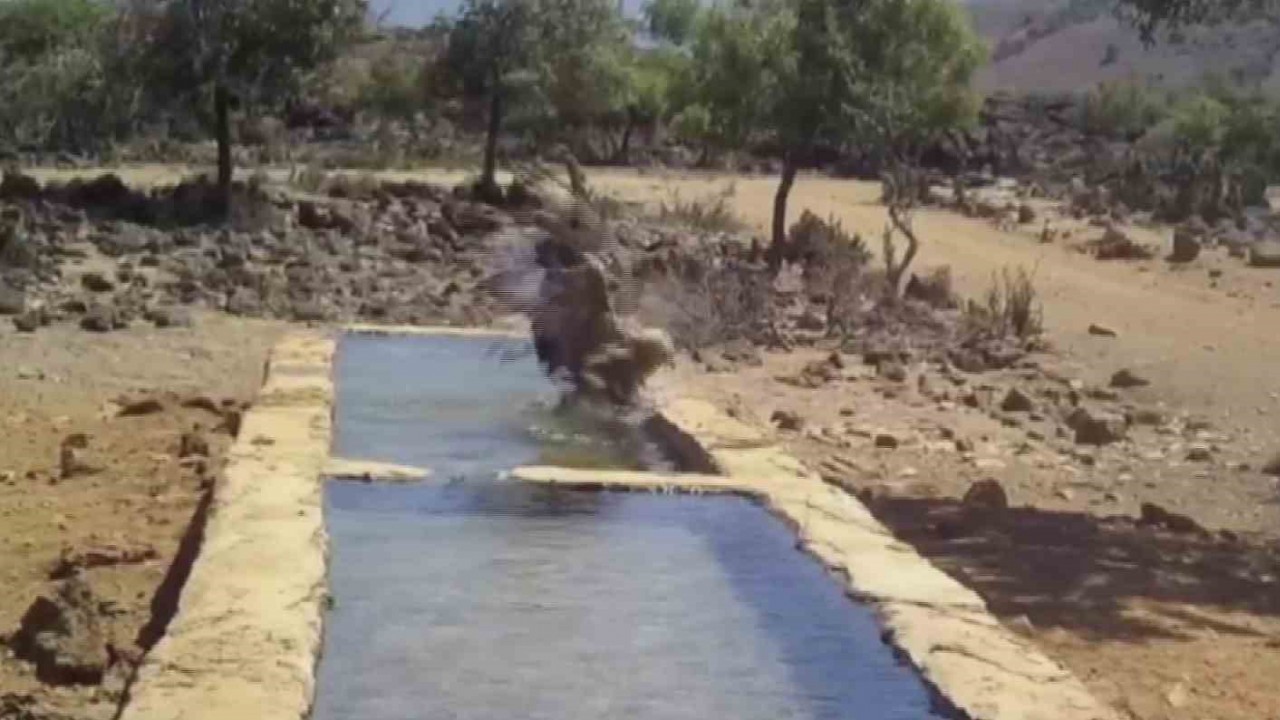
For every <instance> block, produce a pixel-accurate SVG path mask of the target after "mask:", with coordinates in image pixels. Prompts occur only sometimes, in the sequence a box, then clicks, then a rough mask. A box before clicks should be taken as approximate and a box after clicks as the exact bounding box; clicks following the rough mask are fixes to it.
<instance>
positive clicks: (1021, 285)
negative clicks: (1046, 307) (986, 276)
mask: <svg viewBox="0 0 1280 720" xmlns="http://www.w3.org/2000/svg"><path fill="white" fill-rule="evenodd" d="M965 327H966V330H967V332H968V334H969V335H970V336H980V337H988V338H1005V337H1015V338H1019V339H1022V340H1029V339H1034V338H1036V337H1039V336H1040V335H1041V334H1042V333H1043V332H1044V324H1043V310H1042V307H1041V304H1040V299H1039V293H1038V292H1037V291H1036V286H1035V276H1034V274H1033V273H1030V272H1028V271H1027V270H1026V268H1018V269H1017V270H1014V271H1012V272H1011V271H1010V270H1009V269H1008V268H1005V269H1003V270H1001V271H1000V273H999V274H998V275H993V276H992V281H991V288H990V289H988V290H987V294H986V297H985V298H984V302H983V303H981V304H979V303H976V302H973V301H970V302H969V305H968V307H967V308H966V310H965Z"/></svg>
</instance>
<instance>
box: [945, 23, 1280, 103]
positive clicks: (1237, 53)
mask: <svg viewBox="0 0 1280 720" xmlns="http://www.w3.org/2000/svg"><path fill="white" fill-rule="evenodd" d="M965 4H966V5H967V6H968V7H969V9H970V11H971V12H972V14H973V18H974V24H975V26H976V27H977V29H978V31H979V32H980V33H981V34H982V36H983V37H984V38H985V39H986V40H987V42H988V44H989V45H990V47H991V64H990V65H989V66H988V67H987V68H985V69H984V70H983V71H982V74H981V77H980V83H981V85H982V86H983V87H984V88H985V89H988V90H997V89H1004V90H1012V91H1019V92H1070V91H1077V90H1082V89H1085V88H1089V87H1092V86H1093V85H1096V84H1097V83H1099V82H1102V81H1114V80H1127V79H1138V80H1143V81H1151V82H1156V83H1159V84H1163V85H1168V86H1174V87H1177V86H1183V85H1188V84H1192V83H1195V82H1197V81H1199V80H1200V79H1202V78H1203V77H1204V76H1205V75H1206V74H1216V75H1219V76H1222V77H1226V78H1232V79H1239V80H1244V81H1246V82H1249V83H1257V84H1259V85H1261V86H1262V87H1264V88H1268V89H1270V90H1273V91H1280V34H1278V33H1277V32H1276V30H1275V27H1274V26H1273V25H1268V24H1266V23H1261V22H1257V23H1246V24H1242V25H1240V26H1236V27H1224V28H1215V29H1202V30H1193V31H1189V32H1187V33H1186V34H1185V35H1184V36H1180V37H1169V36H1166V37H1163V38H1161V41H1160V42H1159V43H1157V44H1156V46H1155V47H1151V48H1148V47H1146V46H1144V45H1143V43H1142V41H1141V39H1140V38H1139V36H1138V34H1137V32H1135V31H1134V30H1133V29H1132V28H1129V27H1127V26H1125V25H1124V24H1123V23H1121V22H1120V21H1118V20H1117V19H1116V18H1115V17H1114V16H1113V14H1112V13H1111V6H1112V3H1111V2H1109V0H966V3H965Z"/></svg>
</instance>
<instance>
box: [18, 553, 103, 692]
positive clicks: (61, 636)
mask: <svg viewBox="0 0 1280 720" xmlns="http://www.w3.org/2000/svg"><path fill="white" fill-rule="evenodd" d="M98 612H99V607H98V601H97V599H96V597H95V596H94V593H93V589H92V588H90V587H89V584H88V583H86V582H85V581H84V580H82V579H80V578H79V577H71V578H68V579H66V580H63V581H62V582H60V583H58V585H57V589H56V591H55V592H53V593H49V594H46V595H42V596H40V597H38V598H36V600H35V602H33V603H32V604H31V606H30V607H29V608H27V612H26V613H25V614H24V615H23V616H22V622H21V624H20V625H19V628H18V631H17V632H16V633H15V634H14V635H13V637H12V638H10V639H9V647H10V648H11V649H12V650H13V653H14V655H15V656H16V657H17V658H19V659H21V660H26V661H28V662H31V663H33V664H34V665H35V666H36V676H37V677H39V678H40V680H41V681H43V682H46V683H50V684H57V685H71V684H80V685H93V684H97V683H99V682H101V681H102V675H103V673H104V672H105V671H106V668H107V664H108V662H109V656H108V654H107V643H106V636H105V633H104V632H103V627H102V622H101V619H100V617H99V614H98Z"/></svg>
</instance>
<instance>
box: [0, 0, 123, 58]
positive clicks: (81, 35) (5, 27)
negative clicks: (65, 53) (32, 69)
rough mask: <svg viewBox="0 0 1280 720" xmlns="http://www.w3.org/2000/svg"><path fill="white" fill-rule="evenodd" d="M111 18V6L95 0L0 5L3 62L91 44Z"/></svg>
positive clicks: (18, 0) (24, 0) (15, 0)
mask: <svg viewBox="0 0 1280 720" xmlns="http://www.w3.org/2000/svg"><path fill="white" fill-rule="evenodd" d="M110 17H111V12H110V7H109V6H108V5H106V4H104V3H101V2H97V1H96V0H6V1H5V2H0V62H5V63H10V62H31V61H35V60H39V59H40V58H41V57H42V56H46V55H49V54H52V53H56V52H58V51H61V50H64V49H66V48H74V47H84V46H86V45H91V44H92V43H93V41H94V40H95V38H96V36H97V33H98V32H99V31H100V30H101V29H102V27H103V25H104V24H105V23H106V22H107V20H108V19H109V18H110Z"/></svg>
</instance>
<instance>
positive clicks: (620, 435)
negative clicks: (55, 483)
mask: <svg viewBox="0 0 1280 720" xmlns="http://www.w3.org/2000/svg"><path fill="white" fill-rule="evenodd" d="M348 330H349V331H351V332H355V333H356V334H354V335H353V334H350V333H346V334H335V333H333V332H332V331H329V330H308V331H296V332H293V333H290V334H289V335H288V336H287V337H285V338H284V339H283V340H282V341H281V342H280V343H279V344H278V345H277V346H276V348H274V350H273V351H272V354H271V358H270V361H269V363H268V367H267V373H266V377H265V382H264V384H263V388H262V391H261V393H260V394H259V397H258V399H257V402H256V403H255V405H254V406H253V408H252V409H250V411H249V412H247V413H246V414H245V416H244V419H243V423H242V427H241V430H240V433H239V434H238V435H237V438H236V442H235V445H234V446H233V447H232V449H231V451H230V452H229V453H228V461H227V464H226V466H225V468H224V470H223V472H222V475H221V476H220V477H219V479H218V482H217V483H216V484H215V486H214V488H213V489H212V492H211V494H210V497H209V501H208V512H207V513H200V514H199V515H198V516H197V518H196V519H195V520H194V521H193V523H192V525H191V527H190V528H189V529H188V537H189V538H190V539H191V541H192V542H191V543H189V546H190V547H189V551H190V552H184V553H182V554H181V555H180V558H179V559H178V560H175V567H174V568H172V569H171V572H172V574H173V575H174V576H175V577H179V578H183V581H181V591H180V597H179V598H178V602H177V604H176V607H175V608H174V613H173V615H172V617H171V618H169V621H168V624H167V628H166V631H165V634H164V636H163V637H162V638H161V639H160V641H159V642H158V643H157V644H156V645H155V646H154V647H153V648H151V650H150V651H149V652H148V653H147V654H146V656H145V657H144V658H143V660H142V663H141V665H140V666H139V667H138V670H137V672H136V674H135V676H134V677H133V678H132V680H131V681H130V683H129V686H128V690H127V693H126V696H125V698H124V701H123V704H122V707H121V710H120V714H119V718H120V720H243V719H244V718H254V719H255V720H305V719H306V718H310V717H318V718H320V719H321V720H336V719H339V718H341V719H343V720H346V719H348V718H350V719H352V720H355V719H360V720H365V719H369V718H396V719H398V718H406V719H408V718H414V719H417V718H458V719H460V720H468V719H470V718H495V719H496V718H556V719H557V720H560V719H562V718H587V717H592V718H602V717H603V718H612V717H623V718H663V719H666V718H672V719H676V720H681V719H683V718H748V719H753V718H837V717H838V718H854V719H856V720H872V719H874V718H904V719H905V718H926V717H936V716H937V715H938V714H942V715H945V716H955V717H968V718H973V719H974V720H1117V717H1118V716H1117V714H1116V713H1115V712H1114V711H1113V710H1112V709H1111V708H1108V707H1106V706H1105V705H1103V704H1101V703H1099V702H1098V700H1097V699H1096V698H1094V697H1093V696H1092V695H1091V694H1090V693H1089V691H1088V689H1087V688H1086V687H1085V686H1084V685H1083V684H1082V683H1081V682H1080V681H1079V679H1078V678H1076V677H1074V676H1073V675H1072V674H1071V673H1070V672H1069V671H1068V670H1067V669H1065V668H1064V667H1062V666H1061V665H1060V664H1058V663H1056V662H1054V661H1052V660H1051V659H1049V658H1047V657H1045V656H1044V655H1043V654H1042V653H1041V652H1040V651H1039V650H1038V649H1037V648H1036V647H1035V646H1034V645H1033V644H1032V643H1030V642H1029V641H1028V640H1026V639H1025V638H1023V637H1021V636H1019V635H1018V634H1017V633H1014V632H1011V631H1010V630H1009V629H1007V628H1005V627H1004V626H1003V625H1001V623H1000V622H999V621H998V620H997V619H996V618H995V617H993V616H992V614H991V613H990V611H989V610H988V609H987V607H986V604H985V602H983V600H982V598H981V597H979V596H978V595H977V594H976V593H974V592H973V591H972V590H970V589H968V588H966V587H965V586H964V585H963V584H961V583H960V582H958V581H957V580H956V579H955V578H953V577H950V576H949V575H947V574H946V573H944V572H942V571H941V570H939V569H938V568H936V567H934V566H933V565H931V564H930V563H929V562H928V561H927V560H925V559H924V558H922V557H921V556H920V555H919V554H918V553H916V552H915V550H914V548H912V547H911V546H910V545H907V544H905V543H903V542H900V541H899V540H897V538H895V537H894V536H893V534H892V533H891V532H889V531H888V530H887V529H886V528H885V527H884V526H883V525H882V524H881V523H879V522H878V521H877V520H876V518H875V517H874V516H873V515H872V514H871V513H870V512H869V511H868V510H867V508H866V507H865V506H863V505H862V504H861V503H860V502H859V501H858V500H857V498H855V497H853V496H852V495H850V494H848V493H847V492H845V491H844V490H842V489H840V488H839V487H834V486H832V485H830V484H827V483H825V482H824V481H823V480H822V478H821V477H818V476H816V475H815V474H814V473H813V472H812V471H810V470H809V469H808V468H806V467H805V466H804V465H803V464H802V463H800V462H799V461H797V460H796V459H795V458H794V457H792V456H791V455H790V454H789V453H788V451H787V449H786V448H785V446H784V445H782V444H780V443H779V441H778V438H776V437H775V436H773V435H772V434H771V433H770V432H768V431H767V430H763V429H761V428H755V427H752V426H750V425H748V424H746V423H743V422H742V421H740V420H736V419H734V418H732V417H729V416H728V415H727V414H725V413H724V412H723V411H722V410H720V409H719V408H717V407H715V406H714V405H712V404H710V403H707V402H705V401H702V400H700V399H698V398H696V397H686V396H684V394H683V393H682V389H681V388H680V387H679V386H677V385H669V384H666V383H662V382H659V383H658V384H657V385H656V386H655V387H654V388H652V391H653V399H654V402H655V407H656V408H657V410H658V411H659V412H658V413H657V414H655V415H653V416H652V417H651V418H650V419H649V422H648V423H647V424H646V425H645V426H644V432H643V433H641V432H640V431H638V430H637V429H636V425H635V424H634V423H614V422H609V421H607V420H605V418H602V417H600V416H599V415H596V416H592V415H590V414H585V413H582V412H562V411H559V410H557V408H556V398H557V390H556V388H554V387H552V386H551V385H549V384H548V383H547V382H546V381H545V380H544V379H543V378H542V376H541V375H540V374H539V373H538V371H537V368H536V367H535V366H534V364H533V362H532V359H531V358H529V357H527V356H520V355H519V353H515V354H514V355H512V354H511V353H510V352H508V351H511V350H513V349H516V348H519V347H521V343H520V342H518V341H511V340H507V341H499V340H495V339H494V338H492V337H484V338H476V337H468V336H469V335H474V333H471V332H470V331H457V330H446V329H428V330H426V331H423V330H415V329H408V328H394V329H386V328H365V327H354V328H349V329H348ZM370 332H374V333H378V335H375V336H368V335H367V333H370ZM388 332H389V333H391V334H390V335H386V333H388ZM339 344H341V346H342V350H341V352H337V346H338V345H339ZM504 353H505V354H507V355H510V357H508V358H507V361H506V362H504V361H503V360H504ZM335 359H336V361H335ZM335 384H336V385H337V386H338V388H339V389H338V390H337V391H335ZM335 420H336V425H337V429H336V432H335V427H334V426H335ZM655 438H656V439H657V441H656V442H655V440H654V439H655ZM335 454H336V455H342V454H345V455H349V456H353V457H354V458H356V460H354V461H348V462H343V461H341V458H335V457H332V456H333V455H335ZM360 460H364V461H372V460H379V461H382V462H381V463H373V464H369V463H367V462H360ZM530 463H532V464H530ZM406 464H408V465H409V466H408V467H406V466H405V465H406ZM414 466H416V468H415V467H414ZM655 468H656V470H657V471H654V469H655ZM428 470H429V471H430V472H427V471H428ZM687 470H693V471H696V472H680V471H687ZM365 473H369V477H370V478H372V476H377V477H378V478H379V479H382V478H387V479H396V480H405V479H411V480H416V481H417V482H414V483H409V484H384V483H382V482H368V483H363V484H361V483H356V484H352V483H349V482H337V481H326V479H325V478H326V477H329V476H341V477H347V478H350V477H361V476H364V475H365ZM622 491H628V492H622ZM882 640H883V643H882V642H881V641H882ZM890 648H892V649H890ZM895 658H902V659H903V662H901V663H899V662H898V661H897V660H896V659H895ZM926 688H927V690H926Z"/></svg>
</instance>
